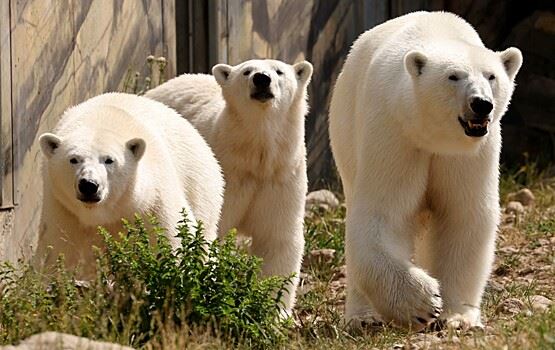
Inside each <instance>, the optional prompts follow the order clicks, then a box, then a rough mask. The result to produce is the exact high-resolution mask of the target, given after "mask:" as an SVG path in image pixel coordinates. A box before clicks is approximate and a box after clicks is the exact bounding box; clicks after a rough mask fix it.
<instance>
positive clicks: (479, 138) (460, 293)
mask: <svg viewBox="0 0 555 350" xmlns="http://www.w3.org/2000/svg"><path fill="white" fill-rule="evenodd" d="M521 64H522V55H521V53H520V51H519V50H518V49H516V48H509V49H507V50H505V51H502V52H493V51H490V50H488V49H487V48H485V47H484V45H483V44H482V41H481V40H480V38H479V36H478V34H477V33H476V31H475V30H474V29H473V28H472V26H470V25H469V24H468V23H467V22H465V21H464V20H463V19H461V18H459V17H457V16H456V15H454V14H451V13H446V12H416V13H412V14H408V15H405V16H402V17H399V18H396V19H393V20H390V21H387V22H385V23H384V24H381V25H379V26H377V27H375V28H373V29H371V30H369V31H367V32H365V33H363V34H362V35H361V36H360V37H359V38H358V39H357V40H356V41H355V42H354V44H353V46H352V49H351V51H350V53H349V55H348V57H347V60H346V62H345V64H344V67H343V69H342V72H341V74H340V75H339V77H338V79H337V82H336V85H335V88H334V91H333V97H332V100H331V105H330V115H329V116H330V120H329V122H330V139H331V146H332V151H333V155H334V158H335V160H336V163H337V167H338V169H339V173H340V176H341V179H342V182H343V187H344V191H345V198H346V205H347V218H346V259H347V276H348V277H347V301H346V319H347V320H348V321H354V324H359V322H358V321H363V320H365V319H368V318H369V319H372V318H373V316H376V315H377V316H379V318H381V320H382V321H386V322H393V323H394V324H396V325H399V326H404V327H411V328H412V329H421V328H423V327H425V326H426V325H428V324H430V323H431V322H433V321H435V320H436V319H438V318H439V320H441V321H442V322H441V323H444V322H445V321H447V324H449V325H450V326H456V327H473V326H480V325H481V320H480V301H481V298H482V294H483V291H484V287H485V284H486V280H487V278H488V275H489V273H490V269H491V265H492V261H493V257H494V240H495V236H496V229H497V225H498V222H499V217H500V209H499V193H498V176H499V171H498V166H499V152H500V148H501V127H500V119H501V117H502V116H503V114H504V113H505V111H506V110H507V106H508V104H509V100H510V98H511V95H512V92H513V87H514V79H515V76H516V74H517V72H518V70H519V69H520V66H521Z"/></svg>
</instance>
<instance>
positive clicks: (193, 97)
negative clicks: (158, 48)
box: [146, 60, 312, 312]
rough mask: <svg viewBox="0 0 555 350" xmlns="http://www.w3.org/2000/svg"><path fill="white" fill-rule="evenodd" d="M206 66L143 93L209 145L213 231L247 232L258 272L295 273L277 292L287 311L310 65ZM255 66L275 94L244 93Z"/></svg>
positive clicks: (301, 194) (298, 239) (297, 257)
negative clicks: (217, 177)
mask: <svg viewBox="0 0 555 350" xmlns="http://www.w3.org/2000/svg"><path fill="white" fill-rule="evenodd" d="M278 71H280V72H281V73H283V74H282V75H278ZM212 72H213V74H214V76H210V75H201V74H198V75H190V74H185V75H182V76H180V77H177V78H175V79H173V80H170V81H169V82H167V83H165V84H163V85H162V86H159V87H157V88H156V89H153V90H151V91H149V92H148V93H147V94H146V96H147V97H150V98H153V99H155V100H158V101H161V102H163V103H165V104H167V105H169V106H171V107H173V108H175V109H176V110H178V111H179V112H180V113H181V114H182V115H183V116H184V117H185V118H187V119H188V120H189V121H191V123H192V124H193V125H194V126H195V127H197V128H198V130H199V131H200V133H201V134H202V135H203V136H204V137H205V138H206V140H207V141H208V143H209V144H210V146H211V147H212V149H213V150H214V153H215V154H216V157H217V158H218V160H219V161H220V164H221V165H222V169H223V171H224V177H225V179H226V191H225V199H224V208H223V212H222V219H221V221H220V234H225V233H227V232H228V230H229V229H231V228H234V227H235V228H237V230H238V232H239V233H240V234H243V235H246V236H250V237H252V247H251V248H252V252H253V254H255V255H257V256H259V257H261V258H262V259H263V273H264V274H265V275H290V274H292V273H295V274H296V277H295V279H294V281H293V286H291V288H289V293H287V294H288V295H286V296H285V297H284V303H285V306H286V310H285V311H287V312H289V311H290V310H291V308H292V306H293V304H294V300H295V289H296V285H297V281H298V275H299V272H300V266H301V259H302V254H303V248H304V237H303V214H304V199H305V195H306V191H307V176H306V160H305V158H306V150H305V144H304V116H305V115H306V113H307V103H306V87H307V85H308V83H309V80H310V77H311V75H312V65H311V64H310V63H308V62H301V63H297V64H296V65H293V66H291V65H288V64H285V63H283V62H280V61H274V60H252V61H247V62H243V63H241V64H239V65H237V66H233V67H232V66H228V65H224V64H219V65H216V66H215V67H214V68H213V70H212ZM258 72H265V73H266V74H268V75H269V76H270V77H271V85H270V87H271V90H272V92H273V94H274V96H275V97H274V99H272V100H269V101H267V102H259V101H257V100H254V99H252V98H251V93H252V91H253V90H252V89H253V76H254V74H255V73H258Z"/></svg>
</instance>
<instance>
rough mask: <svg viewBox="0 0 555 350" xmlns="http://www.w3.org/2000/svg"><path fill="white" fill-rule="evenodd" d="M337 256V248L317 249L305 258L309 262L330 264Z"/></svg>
mask: <svg viewBox="0 0 555 350" xmlns="http://www.w3.org/2000/svg"><path fill="white" fill-rule="evenodd" d="M334 258H335V249H329V248H326V249H315V250H312V251H310V253H309V254H308V256H307V257H306V258H305V261H306V262H307V264H314V263H318V264H328V263H331V262H332V261H333V259H334Z"/></svg>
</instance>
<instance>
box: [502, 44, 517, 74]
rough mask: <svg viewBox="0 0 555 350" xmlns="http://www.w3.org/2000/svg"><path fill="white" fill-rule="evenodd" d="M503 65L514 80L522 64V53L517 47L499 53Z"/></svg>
mask: <svg viewBox="0 0 555 350" xmlns="http://www.w3.org/2000/svg"><path fill="white" fill-rule="evenodd" d="M499 56H500V57H501V62H503V67H505V71H506V72H507V75H508V76H509V78H511V80H514V78H515V77H516V74H517V73H518V71H519V70H520V67H521V66H522V53H521V52H520V50H519V49H517V48H516V47H510V48H508V49H507V50H505V51H502V52H500V53H499Z"/></svg>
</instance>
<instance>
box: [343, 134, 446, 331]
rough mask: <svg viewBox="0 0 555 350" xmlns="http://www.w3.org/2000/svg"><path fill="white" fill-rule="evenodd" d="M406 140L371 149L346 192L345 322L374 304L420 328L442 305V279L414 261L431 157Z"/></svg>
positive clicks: (389, 318)
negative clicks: (376, 151)
mask: <svg viewBox="0 0 555 350" xmlns="http://www.w3.org/2000/svg"><path fill="white" fill-rule="evenodd" d="M388 140H393V138H388ZM404 146H405V145H402V146H399V145H395V144H393V145H390V146H389V147H388V148H387V149H388V153H384V154H386V156H383V154H376V155H374V156H372V155H371V154H369V155H367V156H366V161H367V163H365V164H364V168H362V169H357V176H358V177H357V178H356V179H354V181H353V182H352V184H353V186H352V188H351V189H349V190H348V191H347V192H346V193H349V194H350V198H348V203H349V205H348V207H347V221H346V258H347V285H348V294H347V304H346V321H347V322H356V323H358V320H359V319H360V318H364V317H367V316H368V315H372V307H374V308H375V310H376V311H377V312H378V313H379V315H380V316H381V318H382V320H383V321H385V322H393V323H394V324H396V325H399V326H403V327H410V328H412V329H413V330H417V329H421V328H423V327H425V326H426V325H428V324H429V323H431V322H433V321H434V320H435V319H436V318H437V317H438V316H439V313H440V311H441V308H442V299H441V295H440V287H439V283H438V281H437V280H436V279H434V278H433V277H431V276H430V275H428V273H427V272H426V271H424V270H423V269H421V268H419V267H417V266H415V265H414V264H413V263H412V262H411V256H412V252H413V247H414V238H415V234H416V229H417V226H416V215H417V213H418V210H419V208H420V207H421V205H422V202H423V199H424V193H425V190H426V185H427V176H428V169H429V159H430V157H429V155H427V154H424V153H422V152H419V151H417V150H414V149H408V147H404ZM368 301H369V302H368ZM370 304H371V305H370ZM363 321H366V320H363ZM370 321H371V320H370Z"/></svg>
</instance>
